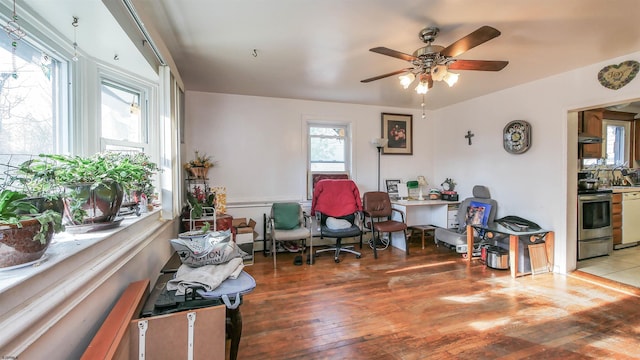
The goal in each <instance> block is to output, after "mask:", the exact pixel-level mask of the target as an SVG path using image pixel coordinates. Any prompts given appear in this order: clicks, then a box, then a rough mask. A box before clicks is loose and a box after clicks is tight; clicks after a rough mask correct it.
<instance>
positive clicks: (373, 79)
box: [360, 69, 411, 83]
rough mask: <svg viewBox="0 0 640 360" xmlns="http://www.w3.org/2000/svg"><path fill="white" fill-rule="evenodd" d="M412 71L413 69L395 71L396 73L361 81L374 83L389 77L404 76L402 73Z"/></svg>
mask: <svg viewBox="0 0 640 360" xmlns="http://www.w3.org/2000/svg"><path fill="white" fill-rule="evenodd" d="M410 70H411V69H402V70H397V71H394V72H390V73H388V74H384V75H378V76H374V77H372V78H368V79H364V80H360V82H361V83H368V82H372V81H376V80H380V79H384V78H386V77H389V76H393V75H398V74H402V73H405V72H407V71H410Z"/></svg>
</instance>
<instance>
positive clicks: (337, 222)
mask: <svg viewBox="0 0 640 360" xmlns="http://www.w3.org/2000/svg"><path fill="white" fill-rule="evenodd" d="M327 227H328V228H329V229H331V230H341V229H348V228H350V227H351V223H350V222H349V221H347V220H345V219H336V218H334V217H328V218H327Z"/></svg>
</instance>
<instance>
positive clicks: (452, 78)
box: [443, 72, 460, 87]
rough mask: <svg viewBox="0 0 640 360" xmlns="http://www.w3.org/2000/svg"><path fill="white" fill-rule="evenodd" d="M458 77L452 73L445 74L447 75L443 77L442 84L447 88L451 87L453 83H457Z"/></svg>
mask: <svg viewBox="0 0 640 360" xmlns="http://www.w3.org/2000/svg"><path fill="white" fill-rule="evenodd" d="M459 76H460V74H456V73H452V72H447V74H446V75H445V76H444V79H443V80H444V82H446V83H447V85H449V87H452V86H453V85H454V84H455V83H457V82H458V77H459Z"/></svg>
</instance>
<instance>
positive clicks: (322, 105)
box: [185, 91, 435, 203]
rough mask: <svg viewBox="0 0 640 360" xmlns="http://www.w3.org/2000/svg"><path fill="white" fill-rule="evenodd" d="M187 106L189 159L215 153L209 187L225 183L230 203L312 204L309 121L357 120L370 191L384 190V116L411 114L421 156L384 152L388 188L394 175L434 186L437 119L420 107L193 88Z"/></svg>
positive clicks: (358, 155)
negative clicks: (380, 143) (380, 141)
mask: <svg viewBox="0 0 640 360" xmlns="http://www.w3.org/2000/svg"><path fill="white" fill-rule="evenodd" d="M186 103H187V105H186V117H187V120H186V133H185V143H186V147H187V152H186V154H187V156H186V159H185V160H187V161H188V160H190V159H191V158H192V157H193V150H196V149H197V150H199V151H201V152H206V153H208V154H209V155H212V156H214V159H215V160H216V161H217V162H218V163H217V165H216V166H215V167H214V168H213V169H211V171H210V172H209V177H210V178H211V180H210V182H211V184H212V185H223V186H226V188H227V201H228V202H230V203H237V202H261V201H276V200H297V201H302V200H306V181H307V179H306V161H307V152H306V137H305V131H306V127H305V126H306V125H305V122H304V121H305V119H306V118H323V119H328V120H337V121H348V122H352V124H353V125H352V129H353V140H352V141H353V158H354V160H353V173H352V175H353V179H354V181H355V182H356V183H357V184H358V187H359V189H360V192H365V191H372V190H377V186H376V179H377V164H378V163H377V161H378V160H377V150H376V148H375V147H373V146H372V145H371V144H370V141H371V139H372V138H378V137H380V136H381V113H382V112H392V113H401V114H412V115H413V132H414V145H413V153H414V155H413V156H407V155H382V157H381V169H382V170H381V175H380V178H381V183H382V185H381V189H382V190H384V179H387V178H396V179H402V180H415V179H416V177H417V176H418V175H425V176H426V177H427V179H428V180H429V182H430V183H433V182H434V181H435V180H433V177H432V173H433V156H432V142H433V140H432V137H433V132H432V130H431V127H432V122H431V121H429V120H428V119H426V120H423V119H422V118H421V110H420V109H398V108H383V107H377V106H364V105H353V104H340V103H327V102H316V101H302V100H289V99H277V98H265V97H253V96H239V95H226V94H213V93H203V92H194V91H187V93H186ZM427 115H429V114H427Z"/></svg>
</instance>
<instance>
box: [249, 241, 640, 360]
mask: <svg viewBox="0 0 640 360" xmlns="http://www.w3.org/2000/svg"><path fill="white" fill-rule="evenodd" d="M410 250H411V255H409V256H406V255H405V254H404V252H402V251H400V250H397V249H395V248H394V249H391V248H389V249H386V250H384V251H379V252H378V254H379V257H378V259H377V260H376V259H374V258H373V253H372V250H371V249H370V248H369V247H368V246H367V245H366V244H365V247H364V248H363V249H362V258H361V259H356V258H355V256H353V255H351V254H346V253H345V254H344V255H342V256H341V259H342V261H341V262H340V263H339V264H336V263H334V261H333V257H332V255H329V254H327V253H325V254H323V255H322V256H320V257H318V258H317V260H316V264H315V265H313V266H309V265H307V264H304V265H302V266H295V265H293V259H294V254H278V269H277V270H276V271H274V269H273V261H272V259H271V257H264V256H263V255H262V253H256V256H255V259H256V260H255V264H254V265H251V266H247V267H245V270H246V271H247V272H248V273H250V274H251V275H252V276H253V277H254V278H255V279H256V282H257V287H256V289H255V290H254V291H253V292H252V293H250V294H247V295H246V296H245V297H244V304H243V305H242V316H243V325H244V329H243V334H242V340H241V343H240V351H239V356H238V358H239V359H380V360H382V359H428V358H433V359H526V358H533V359H555V358H563V359H584V358H598V359H607V358H608V359H632V358H640V342H638V338H639V336H640V306H639V305H640V301H639V300H640V298H639V297H638V292H633V291H627V292H620V291H618V290H615V289H613V288H606V287H603V286H599V285H597V284H595V283H593V282H590V281H588V280H591V279H586V280H585V279H583V278H580V277H577V276H563V275H558V274H539V275H536V276H535V277H532V276H524V277H520V278H517V279H512V278H511V277H510V276H509V271H504V270H492V269H489V268H486V267H484V265H482V264H480V262H479V261H477V260H474V261H472V262H471V264H469V263H468V262H466V261H464V260H463V259H462V258H461V257H460V256H459V255H458V254H456V253H455V252H453V251H451V250H448V249H445V248H443V247H436V246H435V245H434V244H433V242H430V243H429V245H428V246H427V248H426V249H424V250H423V249H422V248H421V246H420V244H419V241H415V240H414V241H413V242H412V245H411V247H410Z"/></svg>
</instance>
